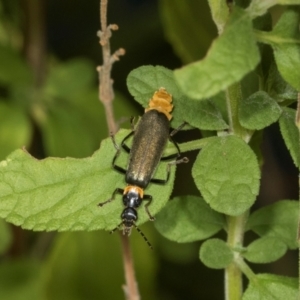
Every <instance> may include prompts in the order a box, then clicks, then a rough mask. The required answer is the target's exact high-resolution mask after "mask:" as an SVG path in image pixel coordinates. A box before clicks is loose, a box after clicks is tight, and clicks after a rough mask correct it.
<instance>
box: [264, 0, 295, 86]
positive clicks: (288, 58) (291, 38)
mask: <svg viewBox="0 0 300 300" xmlns="http://www.w3.org/2000/svg"><path fill="white" fill-rule="evenodd" d="M298 4H299V3H298ZM299 21H300V14H299V8H295V7H293V8H288V9H286V11H285V12H284V13H283V14H282V16H281V17H280V19H279V21H278V22H277V24H276V25H275V27H274V30H273V31H272V32H270V33H269V35H270V38H269V40H270V45H271V46H272V48H273V50H274V57H275V61H276V64H277V67H278V70H279V72H280V74H281V75H282V77H283V78H284V79H285V80H286V81H287V82H288V83H289V84H290V85H291V86H292V87H294V88H295V89H297V90H300V80H299V78H300V69H299V68H297V66H299V65H300V43H299V38H300V35H299Z"/></svg>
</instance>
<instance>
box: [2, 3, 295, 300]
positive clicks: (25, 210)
mask: <svg viewBox="0 0 300 300" xmlns="http://www.w3.org/2000/svg"><path fill="white" fill-rule="evenodd" d="M208 4H209V6H207V5H206V6H205V9H206V10H207V12H208V11H209V8H210V10H211V15H212V19H213V21H214V22H215V25H216V27H217V30H218V33H219V36H218V37H217V38H216V39H215V40H214V41H213V42H212V44H211V46H210V47H209V44H210V41H211V39H212V37H213V36H214V35H215V31H213V30H211V29H208V28H209V26H214V25H213V24H212V22H211V20H209V21H208V19H205V20H201V18H199V11H200V10H201V9H203V3H202V2H201V1H181V0H175V1H171V0H162V1H161V2H160V9H161V16H162V18H163V22H164V24H165V33H166V36H167V38H168V39H169V41H170V42H171V44H172V46H173V47H174V49H175V51H176V53H178V55H179V56H180V57H181V59H182V60H183V61H184V62H186V63H190V64H188V65H186V66H183V67H182V68H180V69H177V70H175V71H172V70H169V69H167V68H165V67H162V66H142V67H139V68H136V69H134V70H132V71H131V72H130V74H129V75H128V78H127V86H128V90H129V92H130V93H131V95H132V96H133V98H134V99H135V100H136V101H137V102H138V103H139V104H141V105H142V106H143V107H147V106H148V102H149V99H150V98H151V97H152V95H153V93H154V92H155V91H157V90H158V89H159V88H161V87H164V88H166V90H167V91H168V92H169V93H171V94H172V96H173V105H174V110H173V112H172V120H171V126H172V127H174V128H176V127H178V126H179V125H181V124H182V123H183V122H187V123H188V126H186V128H185V129H187V128H191V127H194V128H197V129H199V130H200V131H202V136H203V137H205V136H208V137H207V138H202V139H199V140H194V141H190V142H186V143H183V144H181V145H180V149H181V152H187V151H191V150H196V149H197V150H199V149H201V151H200V153H199V154H198V156H197V158H196V160H195V162H194V164H193V165H191V164H190V166H191V168H192V176H193V179H194V182H195V184H196V187H197V189H198V190H199V192H200V193H201V197H199V196H187V195H185V196H181V197H175V198H174V199H173V200H172V201H168V199H169V197H170V195H171V193H172V189H173V183H174V179H175V167H172V168H171V176H170V180H169V182H168V183H167V184H166V185H164V186H163V185H155V184H150V185H149V187H147V189H146V191H145V193H147V194H149V195H152V197H153V202H152V203H151V205H150V207H149V210H150V211H151V214H152V215H156V216H157V218H156V222H155V227H156V228H157V230H158V231H159V232H160V233H161V234H162V235H163V236H164V237H165V238H167V239H169V240H171V241H175V242H178V243H191V242H195V241H200V240H205V241H204V242H203V243H202V245H201V247H200V252H199V253H200V260H201V261H202V262H203V263H204V264H205V265H206V266H208V267H209V268H213V269H225V272H226V278H227V279H226V280H228V278H230V276H231V277H232V278H231V279H232V280H231V279H229V285H228V286H229V290H230V288H231V287H230V284H231V285H233V286H239V284H240V282H238V281H235V280H236V278H237V277H239V276H233V274H230V269H232V268H236V269H239V270H238V273H239V272H240V271H241V272H243V273H244V274H245V275H246V276H247V278H248V280H249V285H248V287H247V290H246V291H245V293H244V295H241V294H240V295H239V296H238V297H235V298H236V299H241V298H242V299H244V300H251V299H253V300H254V299H255V300H256V299H272V300H273V299H278V300H279V299H283V298H286V299H295V297H296V292H297V288H296V285H297V282H296V280H295V279H292V278H287V277H282V276H275V275H271V274H258V275H256V274H254V273H253V272H252V270H251V269H250V267H249V266H247V264H246V262H245V261H249V262H252V263H270V262H273V261H276V260H278V259H279V258H280V257H282V256H283V255H284V254H285V253H286V251H287V249H296V248H297V247H298V243H297V240H296V236H297V227H298V215H299V210H298V202H297V201H293V200H282V201H278V202H276V203H274V204H271V205H268V206H265V207H263V208H260V209H258V210H254V211H253V212H252V211H251V213H250V208H251V207H252V205H253V204H254V202H255V201H256V198H257V195H258V193H259V188H260V178H261V171H260V167H261V166H262V164H263V155H262V153H261V151H260V143H261V140H262V135H263V129H265V128H266V127H268V126H269V125H270V124H273V123H275V122H277V121H278V122H279V126H280V131H281V134H282V137H283V139H284V142H285V144H286V146H287V148H288V150H289V151H290V154H291V157H292V159H293V161H294V163H295V165H296V166H297V167H299V166H300V156H299V153H300V146H299V131H298V130H297V127H296V126H295V115H296V111H295V110H294V109H293V108H290V107H288V106H289V105H291V104H293V103H294V102H295V100H296V97H297V93H298V92H299V90H300V85H299V84H300V71H299V70H300V68H298V67H296V66H299V65H300V42H299V40H300V39H299V38H300V35H299V15H300V14H299V8H298V7H296V6H291V7H288V8H286V9H285V10H284V12H283V14H282V15H281V17H280V18H279V21H278V22H277V23H276V24H275V26H273V27H272V22H271V16H270V13H269V12H268V9H269V8H270V7H272V6H274V5H276V4H282V5H291V4H297V5H299V4H300V1H299V0H277V1H276V0H270V1H259V0H252V1H247V0H246V1H244V0H241V1H235V4H236V5H234V6H233V7H230V9H229V7H228V6H227V2H226V1H215V0H209V1H208ZM0 5H1V4H0ZM0 10H1V7H0ZM205 15H206V17H205V18H208V16H209V14H208V13H207V14H205ZM258 16H260V17H259V18H258ZM208 22H210V25H208V24H209V23H208ZM204 23H205V25H203V24H204ZM0 25H1V24H0ZM0 30H1V28H0ZM0 35H1V32H0ZM259 43H263V45H262V44H259ZM208 47H209V49H208V51H207V54H206V56H205V57H204V58H202V57H203V56H204V53H205V52H206V49H207V48H208ZM201 58H202V60H199V59H201ZM191 62H193V63H191ZM0 65H1V70H0V93H1V99H0V100H1V102H0V145H1V147H0V149H1V150H0V158H1V159H2V161H1V163H0V177H1V180H0V217H2V218H3V219H5V220H6V221H7V222H9V223H12V224H14V225H17V226H21V227H22V228H25V229H30V230H37V231H68V233H65V234H62V235H59V236H58V237H57V238H56V239H55V241H54V245H53V249H52V252H51V255H49V256H48V257H47V259H46V262H45V263H44V264H43V265H41V264H39V263H36V262H34V261H30V260H23V261H17V262H14V263H12V262H10V261H7V262H2V263H1V264H0V298H1V299H2V298H3V299H8V300H10V299H12V300H15V299H41V298H42V297H44V296H45V294H46V295H47V297H49V299H66V298H70V299H86V298H92V297H93V295H94V291H96V293H97V294H99V295H101V297H102V298H103V299H108V298H111V294H112V291H114V289H115V290H116V287H115V286H114V285H112V284H108V283H107V281H106V277H103V278H102V277H101V276H103V273H101V272H100V270H99V269H98V268H97V267H95V266H100V268H101V267H102V265H101V263H102V261H103V259H104V260H107V261H110V263H111V265H110V268H109V269H108V270H107V271H106V272H105V276H107V277H113V278H114V279H116V281H117V284H118V285H121V280H122V279H121V277H120V272H121V271H120V270H118V265H119V264H118V261H115V260H114V259H112V258H111V255H114V252H115V249H117V246H116V245H115V244H113V247H111V246H110V247H104V245H106V244H110V243H111V237H109V236H105V237H104V238H102V237H99V236H98V233H87V232H80V233H74V232H72V231H92V230H99V229H104V230H112V229H114V228H116V226H117V225H118V224H120V222H121V219H120V214H121V212H122V209H123V205H122V196H121V195H116V197H115V200H114V201H112V202H111V203H109V204H108V205H105V206H103V207H98V206H97V205H98V204H99V203H100V202H104V201H106V200H107V199H109V198H110V197H111V196H112V193H113V192H114V190H115V189H116V188H124V186H125V184H126V183H125V180H124V175H123V174H120V173H118V172H117V171H115V170H114V169H113V168H112V161H113V158H114V155H115V153H116V149H115V148H114V146H113V143H112V141H111V140H110V139H109V138H106V139H103V138H104V137H106V136H107V129H106V123H105V112H104V109H103V108H102V107H101V106H100V104H99V101H98V100H97V98H98V89H97V88H96V87H95V86H94V81H95V75H96V72H95V68H94V66H93V65H92V64H91V62H89V61H87V60H85V59H79V58H77V59H73V60H70V61H68V62H65V63H61V62H57V61H55V60H51V61H49V63H48V74H47V76H46V77H45V82H44V83H43V84H42V85H41V86H39V87H37V86H36V85H35V83H34V80H33V77H34V76H33V72H32V70H31V69H30V68H29V67H28V66H27V63H26V62H25V60H24V59H23V58H22V56H21V54H20V53H18V52H17V51H16V50H14V49H13V48H12V47H11V46H7V45H4V44H3V45H2V44H1V45H0ZM115 100H116V102H115V103H117V106H116V115H117V116H118V118H121V117H128V116H130V115H132V108H131V107H130V105H128V104H126V99H124V98H123V97H122V95H120V94H118V93H117V94H116V99H115ZM118 102H120V103H118ZM36 133H38V135H40V136H41V139H42V143H43V149H42V153H45V154H46V156H54V157H48V158H45V159H42V160H38V159H36V158H34V157H33V156H31V155H30V154H29V153H28V152H26V150H25V149H23V150H21V149H18V148H21V147H23V146H26V147H27V148H28V149H30V146H32V143H33V138H35V135H36ZM128 133H129V131H128V130H124V129H121V130H120V131H119V132H118V133H117V134H116V136H115V138H116V141H117V143H118V144H120V142H121V141H122V139H123V138H124V137H125V136H126V135H127V134H128ZM101 140H102V142H101V145H100V149H98V148H99V144H100V141H101ZM128 144H129V145H130V141H129V143H128ZM15 149H18V150H15ZM33 149H34V148H33ZM97 149H98V150H97ZM14 150H15V151H14ZM12 151H14V152H12ZM94 151H95V152H94ZM93 152H94V154H92V153H93ZM165 153H167V154H172V153H175V150H174V145H173V144H172V143H169V144H168V145H167V147H166V149H165ZM35 154H36V153H34V154H33V155H34V156H37V155H35ZM7 155H8V156H7ZM38 155H40V153H38ZM6 156H7V157H6ZM5 157H6V159H5ZM59 157H61V158H59ZM127 164H128V154H127V153H125V151H121V154H120V156H119V157H118V159H117V165H119V166H121V167H122V168H124V169H126V166H127ZM166 167H167V163H166V162H161V163H160V164H159V167H158V169H157V170H156V171H155V174H153V177H155V178H165V176H166ZM184 184H185V182H184ZM144 205H145V203H142V205H141V207H140V208H139V210H138V212H139V221H138V222H137V225H141V224H143V223H144V222H146V221H147V220H148V219H149V217H148V215H147V213H146V211H145V207H144ZM0 221H1V222H0V253H1V254H5V253H6V252H7V251H8V248H9V247H10V245H11V239H12V235H11V232H10V228H9V227H8V226H7V225H8V224H7V223H6V222H4V221H3V220H0ZM221 229H223V230H224V232H225V233H226V234H227V240H226V241H223V240H222V239H220V238H212V237H213V235H215V234H217V233H219V232H220V231H221ZM250 230H251V231H253V232H254V233H256V234H257V235H258V236H259V237H258V238H257V239H256V240H254V241H253V242H251V243H250V244H249V245H248V246H244V245H243V236H244V233H245V232H246V231H250ZM224 232H222V233H220V237H221V236H222V234H223V235H224ZM146 236H147V237H149V236H148V234H146ZM218 237H219V236H218ZM138 238H139V240H138V243H139V244H140V242H141V237H140V236H138ZM149 240H150V239H149ZM145 246H146V244H145ZM172 247H174V244H172ZM170 248H171V247H170ZM137 249H138V248H137ZM186 249H188V248H186ZM168 251H169V252H170V251H172V249H171V250H170V249H169V250H168ZM173 252H175V251H173ZM178 253H179V254H178ZM178 253H177V255H178V256H180V255H181V254H182V253H183V254H182V256H184V255H186V254H185V252H184V251H183V252H180V251H179V252H178ZM186 253H191V251H190V250H187V251H186ZM189 255H191V254H187V255H186V257H188V256H189ZM143 256H144V252H143V251H140V250H139V249H138V250H136V252H135V257H136V258H137V261H138V263H137V265H139V268H138V270H137V273H140V274H141V276H143V278H145V280H144V281H143V282H144V283H143V284H144V289H145V291H147V290H148V289H149V286H152V285H153V281H154V278H155V272H154V269H155V267H156V264H157V262H156V261H155V259H154V258H153V257H152V258H149V257H148V256H147V260H146V262H145V260H143ZM175 256H176V254H174V253H173V257H175ZM186 257H182V258H181V261H182V262H183V261H185V260H186ZM81 258H83V259H82V260H81ZM241 262H242V263H241ZM140 266H142V267H143V268H141V267H140ZM116 270H117V271H116ZM240 281H241V279H240ZM78 283H80V284H78ZM228 286H227V287H228ZM152 290H153V288H152ZM45 291H46V292H45ZM229 294H230V293H229ZM66 295H67V296H66ZM114 296H115V295H114ZM148 296H149V299H156V298H157V295H152V294H150V293H149V295H148ZM119 297H121V292H120V291H119Z"/></svg>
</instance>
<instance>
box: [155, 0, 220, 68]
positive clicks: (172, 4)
mask: <svg viewBox="0 0 300 300" xmlns="http://www.w3.org/2000/svg"><path fill="white" fill-rule="evenodd" d="M159 4H160V5H159V8H160V15H161V20H162V22H163V29H164V31H165V34H166V37H167V39H168V41H169V42H170V44H171V45H172V46H173V48H174V51H175V52H176V54H177V55H178V56H179V57H180V58H181V60H182V61H184V62H185V63H188V62H192V61H195V60H197V59H200V58H201V57H203V56H204V55H205V52H206V50H207V49H208V47H209V45H210V43H211V41H212V39H213V38H214V36H216V34H217V33H216V30H215V26H214V24H213V23H212V22H211V17H210V13H209V7H208V5H207V4H206V2H203V1H202V2H199V1H193V0H185V1H182V0H163V1H159ZM183 23H184V26H182V24H183Z"/></svg>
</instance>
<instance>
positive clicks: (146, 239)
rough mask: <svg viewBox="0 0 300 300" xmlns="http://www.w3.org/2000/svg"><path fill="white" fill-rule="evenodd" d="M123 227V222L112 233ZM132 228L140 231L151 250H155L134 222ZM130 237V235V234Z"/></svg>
mask: <svg viewBox="0 0 300 300" xmlns="http://www.w3.org/2000/svg"><path fill="white" fill-rule="evenodd" d="M121 225H123V222H121V223H120V224H119V225H117V226H116V227H115V228H114V229H113V230H112V231H111V232H110V233H111V234H112V233H114V232H115V231H116V230H117V229H120V227H121ZM132 226H134V228H135V229H136V230H137V231H138V233H139V234H140V235H141V236H142V237H143V239H144V240H145V242H146V243H147V244H148V246H149V248H150V249H151V250H153V247H152V245H151V244H150V242H149V241H148V239H147V238H146V236H145V235H144V233H143V232H142V230H141V229H139V228H138V227H137V226H136V225H135V223H134V222H132ZM128 235H129V234H128Z"/></svg>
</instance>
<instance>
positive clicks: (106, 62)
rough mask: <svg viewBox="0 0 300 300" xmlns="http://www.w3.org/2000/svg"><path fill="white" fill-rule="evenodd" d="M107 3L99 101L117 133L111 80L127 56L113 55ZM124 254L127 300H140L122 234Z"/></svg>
mask: <svg viewBox="0 0 300 300" xmlns="http://www.w3.org/2000/svg"><path fill="white" fill-rule="evenodd" d="M107 3H108V0H101V2H100V23H101V30H100V31H98V33H97V35H98V37H99V39H100V40H99V43H100V45H101V47H102V56H103V65H102V66H99V67H98V68H97V71H98V73H99V100H100V101H101V102H102V103H103V105H104V108H105V115H106V122H107V125H108V129H109V132H110V133H113V134H114V133H115V132H116V131H117V125H116V121H115V119H114V114H113V107H112V101H113V99H114V91H113V87H112V84H113V80H112V79H111V69H112V65H113V63H114V62H115V61H117V60H119V57H120V56H121V55H124V54H125V50H124V49H122V48H120V49H118V50H117V51H115V52H114V53H113V54H111V51H110V43H109V40H110V38H111V35H112V31H113V30H117V29H118V26H117V25H115V24H111V25H107V17H106V16H107ZM121 243H122V253H123V263H124V272H125V280H126V285H124V286H123V290H124V293H125V296H126V299H127V300H139V299H140V295H139V291H138V287H137V283H136V279H135V272H134V267H133V260H132V256H131V251H130V244H129V238H128V236H127V235H122V234H121Z"/></svg>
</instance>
